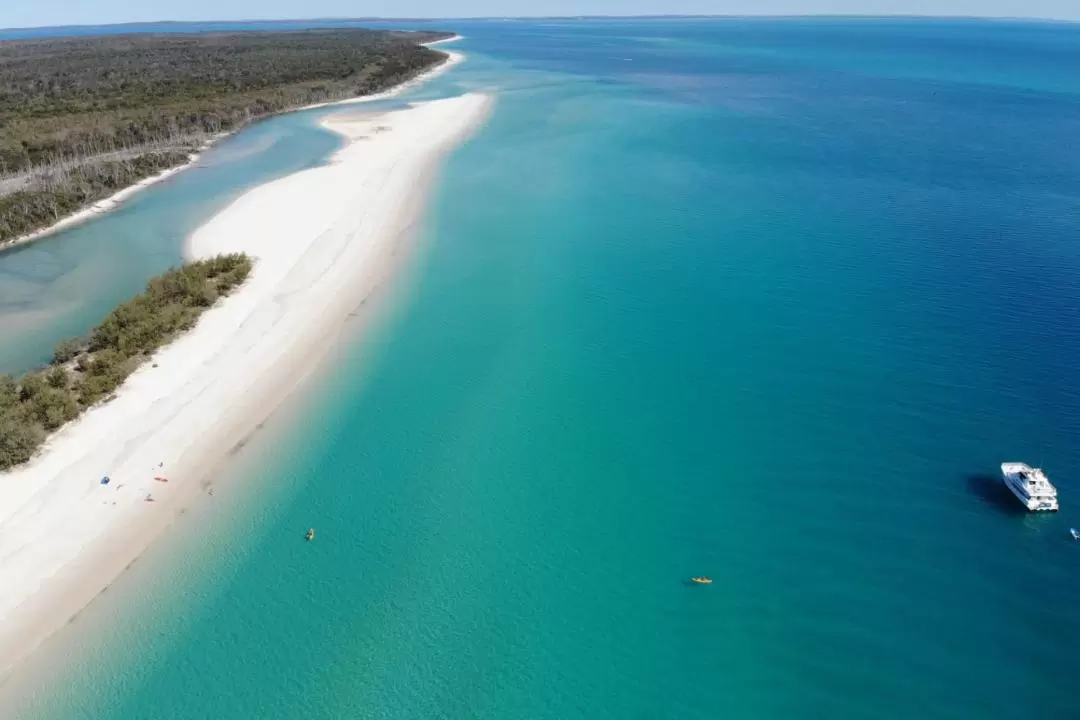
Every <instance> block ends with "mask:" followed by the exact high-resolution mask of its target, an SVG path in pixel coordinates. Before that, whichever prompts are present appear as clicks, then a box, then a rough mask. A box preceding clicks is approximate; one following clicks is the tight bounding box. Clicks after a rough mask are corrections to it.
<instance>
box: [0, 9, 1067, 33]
mask: <svg viewBox="0 0 1080 720" xmlns="http://www.w3.org/2000/svg"><path fill="white" fill-rule="evenodd" d="M810 18H831V19H849V20H905V19H906V20H972V21H986V22H1030V23H1067V24H1077V23H1080V19H1071V18H1057V17H1049V16H1029V17H1025V16H1012V15H919V14H915V13H881V14H875V15H857V14H851V13H828V12H817V13H803V14H797V13H776V14H767V13H762V14H752V13H749V14H743V15H733V14H730V13H718V14H700V13H698V14H655V13H650V14H628V15H462V16H457V17H454V16H446V17H435V16H419V15H418V16H413V17H384V16H361V17H348V16H326V17H310V18H302V17H293V18H240V19H232V20H126V21H124V22H102V23H73V24H61V25H20V26H14V27H0V32H6V31H19V30H48V29H54V30H59V29H64V28H105V27H125V26H129V25H210V24H223V25H237V24H243V23H267V24H273V23H297V22H306V23H315V22H421V23H433V22H442V21H466V22H477V21H491V22H528V21H537V20H574V21H589V20H724V19H726V20H785V19H787V20H793V19H810Z"/></svg>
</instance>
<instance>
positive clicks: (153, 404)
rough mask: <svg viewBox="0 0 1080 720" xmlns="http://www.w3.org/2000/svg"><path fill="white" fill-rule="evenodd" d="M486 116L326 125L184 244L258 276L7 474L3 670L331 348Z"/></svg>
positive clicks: (462, 113)
mask: <svg viewBox="0 0 1080 720" xmlns="http://www.w3.org/2000/svg"><path fill="white" fill-rule="evenodd" d="M490 107H491V98H490V97H488V96H485V95H481V94H468V95H463V96H460V97H454V98H449V99H445V100H436V101H433V102H427V103H421V104H416V105H413V106H411V107H410V108H408V109H405V110H400V111H395V112H390V113H383V114H369V115H366V116H357V115H350V116H337V117H330V118H329V119H326V120H324V121H323V125H324V127H326V128H327V129H329V130H332V131H334V132H337V133H339V134H341V135H342V136H343V137H344V138H346V140H347V144H346V145H345V147H344V148H343V149H341V150H340V151H338V152H337V153H336V154H335V155H334V156H333V157H332V158H331V161H330V162H329V163H328V164H327V165H326V166H324V167H319V168H314V169H311V170H306V171H304V172H300V173H296V174H294V175H290V176H288V177H285V178H282V179H279V180H276V181H274V182H271V183H268V184H266V185H262V186H260V187H257V188H255V189H253V190H251V191H249V192H248V193H246V194H245V195H243V196H242V197H240V198H239V199H238V200H236V202H234V203H233V204H232V205H230V206H229V207H227V208H226V209H225V210H224V211H222V212H221V213H220V214H218V215H217V216H215V217H214V218H213V219H211V220H210V221H209V222H208V223H206V224H205V225H204V226H202V227H201V228H200V229H199V230H198V231H196V232H195V233H194V234H193V235H192V236H191V237H190V238H189V241H188V246H187V248H186V250H187V254H188V256H189V257H191V258H193V259H194V258H202V257H209V256H212V255H216V254H219V253H227V252H237V251H243V252H246V253H248V254H250V255H252V256H253V257H254V258H255V259H256V262H255V267H254V271H253V273H252V276H251V278H250V279H249V280H248V282H247V283H245V285H244V286H242V287H241V288H240V289H239V290H237V291H236V292H235V293H234V294H233V295H231V296H230V297H229V298H227V299H225V300H224V301H222V302H221V303H219V305H218V306H217V307H215V308H213V309H211V310H210V311H208V312H207V313H206V314H205V315H204V316H203V317H202V318H201V319H200V321H199V323H198V325H197V326H196V328H195V329H194V330H192V331H191V332H190V333H188V334H187V335H185V336H184V337H182V338H180V339H179V340H177V341H176V342H175V343H173V344H172V345H170V346H168V347H166V348H164V349H162V350H161V351H159V352H158V353H157V354H156V355H155V356H154V358H153V359H152V360H151V361H149V362H147V363H146V364H145V365H144V366H143V367H142V368H141V369H140V370H138V371H137V372H136V373H135V374H134V375H132V376H131V377H130V378H129V379H128V380H127V382H125V384H124V385H123V386H122V388H121V390H120V392H119V393H118V395H117V397H116V398H115V399H114V400H113V401H111V402H109V403H107V404H105V405H102V406H100V407H97V408H95V409H93V410H91V411H90V412H88V413H86V414H85V415H84V416H83V417H81V418H80V419H79V420H78V421H76V422H74V423H72V424H71V425H69V426H67V427H65V428H64V429H63V430H62V431H61V432H60V433H58V434H57V435H56V436H54V437H53V438H52V439H51V440H50V442H49V443H48V445H47V447H46V448H45V450H44V451H43V452H42V454H41V455H40V456H39V457H38V458H37V459H36V460H34V461H33V462H32V463H30V464H29V465H27V466H26V467H24V468H21V469H19V470H17V471H14V472H10V473H6V474H3V475H0V671H3V669H5V668H9V667H10V666H11V665H12V664H13V663H14V662H16V661H17V660H18V659H19V658H20V657H22V656H24V655H25V654H26V653H27V652H29V651H30V650H31V649H32V648H33V647H35V646H36V645H37V644H38V643H39V642H40V641H41V640H42V639H44V637H46V636H47V635H48V634H49V633H51V632H52V631H53V630H55V629H56V628H58V627H59V626H61V625H62V624H63V623H64V622H65V621H66V620H67V619H68V617H70V616H71V615H72V614H73V613H75V612H77V611H78V610H79V609H80V608H81V607H82V606H83V605H85V604H86V602H88V601H89V600H90V599H91V598H92V597H93V596H94V595H95V594H96V593H97V592H99V591H100V590H101V589H102V588H103V587H105V586H106V585H107V584H108V583H109V582H111V580H112V579H113V577H115V575H116V574H118V573H119V572H120V571H122V569H123V568H124V566H125V565H126V564H127V563H129V562H130V561H131V560H132V559H133V558H134V557H135V556H137V555H138V553H139V552H140V551H141V550H142V548H144V547H145V546H146V544H147V543H148V542H149V541H150V540H151V539H152V538H153V537H154V536H155V535H156V534H157V532H160V530H161V529H162V528H163V527H164V526H166V525H167V524H168V523H169V522H170V521H171V520H172V518H173V517H174V514H175V509H176V507H177V504H176V503H177V501H178V500H179V498H180V497H181V496H182V495H183V493H192V492H200V491H201V481H202V480H203V479H204V478H205V477H206V476H207V474H208V471H209V470H210V469H211V468H212V467H213V466H214V465H215V464H216V463H217V462H219V461H221V460H222V459H223V458H224V457H225V455H226V454H227V452H228V450H229V448H230V447H231V446H232V445H234V444H235V443H236V442H238V441H239V440H240V439H242V438H243V437H244V436H245V435H246V434H248V433H250V432H251V431H252V430H253V429H254V428H255V426H256V425H257V424H258V423H259V422H261V421H262V420H263V419H265V418H266V416H267V415H268V414H269V413H270V412H271V411H272V410H273V408H274V407H275V406H276V405H277V404H279V403H280V402H281V401H282V400H283V399H284V397H285V396H286V395H287V393H288V391H289V390H290V389H291V388H293V387H295V385H296V383H297V382H299V381H300V379H301V378H302V377H303V376H304V375H305V374H306V373H307V372H309V371H310V369H311V368H312V366H313V365H314V364H315V362H316V361H317V360H318V359H319V358H321V357H322V356H323V355H324V354H325V351H326V349H327V348H328V347H329V346H330V344H331V343H332V342H333V339H334V338H335V337H337V335H338V333H339V332H340V328H341V325H342V322H343V320H344V319H345V318H346V317H347V316H348V314H349V313H350V312H351V311H352V310H353V309H354V308H356V307H357V306H358V304H359V303H361V302H363V300H364V299H365V298H366V297H367V296H368V295H369V294H370V293H371V292H372V291H373V289H374V288H375V287H376V286H377V284H378V282H379V279H380V278H381V277H382V276H383V275H385V273H386V272H387V269H388V266H389V260H390V257H391V256H392V254H393V250H394V246H395V245H396V244H397V241H398V240H399V238H401V237H402V236H403V234H404V233H406V232H407V231H408V228H409V226H410V224H411V223H413V222H414V221H415V219H416V218H415V216H416V213H417V211H418V210H419V208H421V207H422V203H421V202H418V201H419V200H422V194H423V192H424V188H426V186H427V184H428V183H427V180H428V179H429V177H430V174H431V172H432V171H433V170H434V168H435V167H436V164H437V162H438V161H439V160H440V159H441V158H442V157H443V156H444V155H445V153H446V152H447V151H448V150H450V149H452V148H453V147H454V145H455V144H457V143H458V142H460V141H462V140H463V139H465V138H466V137H467V136H468V135H469V134H470V132H471V131H472V130H473V129H475V128H476V127H477V126H478V124H479V123H481V122H482V121H483V119H484V118H485V117H486V115H487V113H488V112H489V110H490ZM106 474H107V475H108V476H109V477H110V482H109V484H107V485H102V484H101V483H100V480H101V478H102V476H103V475H106ZM155 476H162V477H166V478H168V482H161V481H159V480H155ZM148 495H150V496H151V497H152V498H153V500H152V501H148V500H147V496H148Z"/></svg>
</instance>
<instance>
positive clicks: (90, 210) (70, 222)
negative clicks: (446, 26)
mask: <svg viewBox="0 0 1080 720" xmlns="http://www.w3.org/2000/svg"><path fill="white" fill-rule="evenodd" d="M458 40H461V36H460V35H455V36H454V37H449V38H446V39H445V40H436V41H435V42H432V43H424V44H425V45H428V46H431V45H440V44H442V43H449V42H456V41H458ZM446 55H447V58H446V60H445V61H444V62H442V63H440V64H439V65H437V66H436V67H433V68H431V69H430V70H428V71H427V72H424V73H421V74H420V75H418V76H416V77H415V78H413V79H412V80H410V81H408V82H405V83H402V84H400V85H397V86H395V87H393V88H390V89H389V90H386V91H384V92H381V93H375V94H374V95H363V96H361V97H355V98H348V99H346V100H335V101H332V102H325V103H316V104H314V105H307V106H305V107H301V108H295V109H293V110H290V111H289V112H297V111H299V110H314V109H316V108H322V107H328V106H331V105H349V104H354V103H370V102H375V101H377V100H387V99H389V98H392V97H396V96H398V95H400V94H401V93H403V92H405V91H406V90H409V89H411V88H413V87H415V86H416V85H419V84H421V83H424V82H427V81H428V80H431V79H433V78H435V77H438V76H439V75H441V74H443V73H444V72H446V71H447V70H449V69H450V68H452V67H453V66H455V65H457V64H458V63H460V62H461V61H462V60H464V59H465V56H464V55H463V54H462V53H456V52H447V53H446ZM241 129H243V128H241ZM231 134H232V133H231V132H225V133H220V134H219V135H216V136H214V137H213V138H211V139H210V140H209V141H208V142H207V143H206V144H204V145H203V146H202V147H201V148H199V152H197V153H192V154H191V155H189V156H188V161H187V162H186V163H184V164H183V165H177V166H176V167H172V168H169V169H168V170H163V171H162V172H160V173H158V174H157V175H152V176H150V177H148V178H145V179H143V180H140V181H139V182H137V183H135V184H134V185H130V186H128V187H126V188H124V189H123V190H120V191H118V192H116V193H114V194H112V195H110V196H109V197H107V198H104V199H102V200H98V201H97V202H95V203H93V204H91V205H88V206H86V207H84V208H83V209H82V210H79V211H78V212H75V213H72V214H71V215H68V216H67V217H63V218H60V219H59V220H58V221H56V222H55V223H53V224H52V225H49V226H48V227H44V228H41V229H40V230H35V231H34V232H31V233H27V234H26V235H22V236H20V237H17V238H15V239H13V240H9V241H8V242H5V243H3V244H2V245H0V251H3V250H10V249H11V248H13V247H17V246H19V245H24V244H26V243H28V242H33V241H34V240H40V239H41V238H43V237H47V236H49V235H52V234H54V233H57V232H59V231H61V230H64V229H66V228H69V227H74V226H75V225H78V224H80V223H84V222H86V221H87V220H89V219H91V218H93V217H96V216H98V215H101V214H102V213H106V212H109V211H110V210H113V209H114V208H116V207H117V206H119V205H121V204H122V203H124V202H126V201H127V200H129V199H130V198H131V197H132V196H133V195H135V194H136V193H138V192H139V191H141V190H145V189H146V188H148V187H150V186H151V185H156V184H158V183H159V182H161V181H162V180H166V179H168V178H170V177H172V176H173V175H175V174H177V173H178V172H180V171H182V170H186V169H188V168H190V167H191V166H193V165H194V164H195V163H196V162H197V161H198V160H199V158H200V157H201V156H202V153H203V152H205V151H206V150H208V149H209V148H210V147H212V146H213V145H214V144H215V143H217V142H218V141H220V140H221V139H223V138H226V137H228V136H229V135H231Z"/></svg>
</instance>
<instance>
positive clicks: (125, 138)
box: [0, 29, 452, 246]
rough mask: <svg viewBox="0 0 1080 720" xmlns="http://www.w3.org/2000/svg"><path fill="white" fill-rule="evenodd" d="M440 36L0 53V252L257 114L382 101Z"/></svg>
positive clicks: (392, 34) (251, 35)
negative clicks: (375, 97) (379, 96)
mask: <svg viewBox="0 0 1080 720" xmlns="http://www.w3.org/2000/svg"><path fill="white" fill-rule="evenodd" d="M448 37H452V33H444V32H400V31H385V30H366V29H335V30H304V31H298V32H222V33H207V34H197V35H196V34H192V35H179V34H164V33H162V34H127V35H110V36H95V37H57V38H47V39H34V40H9V41H3V42H0V246H2V245H3V244H5V243H10V242H11V241H13V240H16V239H18V238H20V237H24V236H26V235H27V234H29V233H33V232H35V231H37V230H40V229H42V228H45V227H48V226H50V225H52V224H53V223H55V222H57V221H58V220H60V219H62V218H64V217H65V216H67V215H70V214H71V213H73V212H76V211H78V210H80V209H82V208H84V207H86V206H87V205H90V204H92V203H95V202H97V201H99V200H102V199H103V198H106V197H108V196H110V195H112V194H114V193H116V192H117V191H119V190H121V189H123V188H125V187H128V186H131V185H133V184H135V183H137V182H140V181H141V180H144V179H146V178H148V177H151V176H153V175H155V174H157V173H160V172H162V171H164V170H166V169H168V168H171V167H175V166H178V165H182V164H183V163H185V162H187V161H188V158H189V155H190V153H191V152H192V151H194V150H196V149H197V148H199V147H201V146H203V145H204V144H205V143H206V142H207V141H208V140H210V139H212V138H214V137H216V136H218V135H220V134H221V133H226V132H232V131H234V130H236V129H238V128H240V127H243V126H244V125H246V124H248V123H249V122H251V121H252V120H255V119H257V118H260V117H264V116H266V115H269V114H272V113H276V112H281V111H284V110H289V109H293V108H297V107H303V106H305V105H310V104H314V103H320V102H329V101H335V100H341V99H345V98H350V97H356V96H361V95H367V94H370V93H376V92H379V91H381V90H385V89H388V88H390V87H392V86H394V85H397V84H399V83H401V82H403V81H406V80H408V79H410V78H412V77H415V76H416V75H419V74H420V73H421V72H423V71H424V70H426V69H429V68H431V67H433V66H434V65H437V64H438V63H440V62H442V61H443V60H444V59H445V58H446V55H445V54H443V53H441V52H438V51H436V50H431V49H429V48H427V47H424V46H423V45H422V43H428V42H434V41H437V40H441V39H445V38H448Z"/></svg>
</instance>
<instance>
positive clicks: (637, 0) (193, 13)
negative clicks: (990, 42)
mask: <svg viewBox="0 0 1080 720" xmlns="http://www.w3.org/2000/svg"><path fill="white" fill-rule="evenodd" d="M661 14H664V15H675V14H688V15H692V14H704V15H818V14H839V15H963V16H981V17H1028V18H1048V19H1060V20H1080V0H184V1H183V2H179V3H156V2H147V1H146V0H0V27H8V28H12V27H32V26H39V25H88V24H105V23H120V22H138V21H150V20H253V19H282V18H290V19H293V18H315V17H394V18H406V17H436V18H446V17H505V16H516V17H520V16H543V15H548V16H551V15H661Z"/></svg>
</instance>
